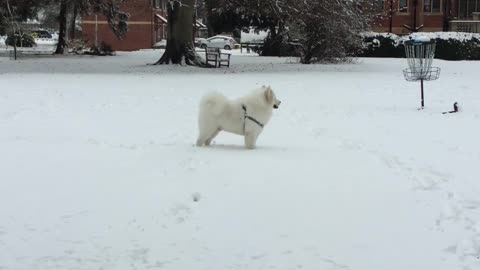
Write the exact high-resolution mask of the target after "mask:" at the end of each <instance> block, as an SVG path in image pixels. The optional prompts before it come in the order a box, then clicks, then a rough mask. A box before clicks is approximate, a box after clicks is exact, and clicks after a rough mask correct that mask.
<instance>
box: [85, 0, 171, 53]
mask: <svg viewBox="0 0 480 270" xmlns="http://www.w3.org/2000/svg"><path fill="white" fill-rule="evenodd" d="M167 1H168V0H128V1H125V2H124V3H123V5H122V7H121V10H122V11H124V12H127V13H129V14H130V18H129V22H128V29H129V31H128V32H127V34H126V36H125V38H124V39H123V40H119V39H118V38H117V37H116V36H115V34H114V33H113V32H112V30H111V29H110V27H109V26H108V22H107V20H106V18H105V17H104V16H100V15H98V16H95V15H90V16H85V17H83V18H82V32H83V39H84V40H86V41H88V43H89V45H94V44H95V40H97V42H98V44H101V42H102V41H104V42H105V43H107V44H110V45H111V46H112V47H113V49H114V50H117V51H133V50H138V49H147V48H152V46H153V45H154V44H155V43H157V42H159V41H160V40H162V39H165V38H166V33H167V29H166V23H167V19H166V4H167Z"/></svg>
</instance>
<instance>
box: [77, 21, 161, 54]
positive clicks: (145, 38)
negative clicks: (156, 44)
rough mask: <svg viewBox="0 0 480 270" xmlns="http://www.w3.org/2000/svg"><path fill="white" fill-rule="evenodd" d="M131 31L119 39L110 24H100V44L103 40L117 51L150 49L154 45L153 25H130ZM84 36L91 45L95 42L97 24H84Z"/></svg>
mask: <svg viewBox="0 0 480 270" xmlns="http://www.w3.org/2000/svg"><path fill="white" fill-rule="evenodd" d="M128 28H129V31H128V32H127V35H126V36H125V37H124V38H123V40H119V39H118V38H117V37H116V36H115V34H114V33H113V32H112V30H111V29H110V26H108V24H100V25H99V26H98V45H100V44H102V41H104V42H105V43H107V44H109V45H111V46H112V48H113V49H114V50H115V51H135V50H139V49H148V48H151V47H152V45H153V41H152V39H153V36H152V31H153V30H152V25H135V24H133V25H129V26H128ZM83 38H84V40H86V41H88V44H89V45H90V46H93V45H94V43H95V24H84V25H83Z"/></svg>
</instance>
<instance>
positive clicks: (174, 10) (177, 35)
mask: <svg viewBox="0 0 480 270" xmlns="http://www.w3.org/2000/svg"><path fill="white" fill-rule="evenodd" d="M195 1H196V0H170V1H168V3H167V16H168V28H167V29H168V34H167V46H166V48H165V52H164V53H163V55H162V56H161V57H160V59H159V60H158V61H157V62H156V63H155V65H161V64H167V65H168V64H183V63H185V64H187V65H192V66H199V67H206V66H208V65H207V64H206V63H205V61H204V60H203V59H202V58H201V57H200V56H199V55H198V54H197V53H196V51H195V47H194V45H193V27H194V9H195Z"/></svg>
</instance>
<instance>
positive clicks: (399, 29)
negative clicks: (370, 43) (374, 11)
mask: <svg viewBox="0 0 480 270" xmlns="http://www.w3.org/2000/svg"><path fill="white" fill-rule="evenodd" d="M408 1H409V6H408V8H409V10H408V12H407V13H399V12H394V14H393V23H392V32H393V33H396V34H408V33H410V32H411V31H410V30H409V29H408V28H406V27H404V25H408V26H410V27H413V24H414V14H415V13H414V8H413V2H414V0H408ZM445 1H449V2H450V3H449V10H447V15H449V14H453V12H454V10H455V2H456V0H442V3H441V12H440V13H433V14H430V13H424V10H423V5H424V2H423V0H418V4H417V23H416V25H417V27H418V26H420V25H422V24H423V28H421V29H420V30H419V31H425V32H427V31H442V30H443V23H444V14H443V5H444V2H445ZM398 2H399V0H393V8H394V10H396V9H398ZM385 5H386V7H385V10H386V11H388V10H389V8H390V0H386V1H385ZM389 25H390V20H389V18H388V13H387V12H385V13H384V14H383V18H377V19H376V20H375V26H374V27H373V28H374V30H375V31H379V32H388V31H389Z"/></svg>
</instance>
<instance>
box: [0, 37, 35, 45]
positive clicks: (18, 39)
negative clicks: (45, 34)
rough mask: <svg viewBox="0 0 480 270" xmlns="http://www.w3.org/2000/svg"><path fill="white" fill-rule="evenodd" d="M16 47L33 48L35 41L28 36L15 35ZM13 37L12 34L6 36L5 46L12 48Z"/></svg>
mask: <svg viewBox="0 0 480 270" xmlns="http://www.w3.org/2000/svg"><path fill="white" fill-rule="evenodd" d="M15 37H16V43H17V47H34V46H36V45H37V44H36V43H35V39H33V37H32V36H31V35H29V34H23V35H20V34H15ZM14 40H15V39H14V36H13V35H12V34H10V35H8V36H7V40H5V44H6V45H7V46H14V42H15V41H14Z"/></svg>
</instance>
